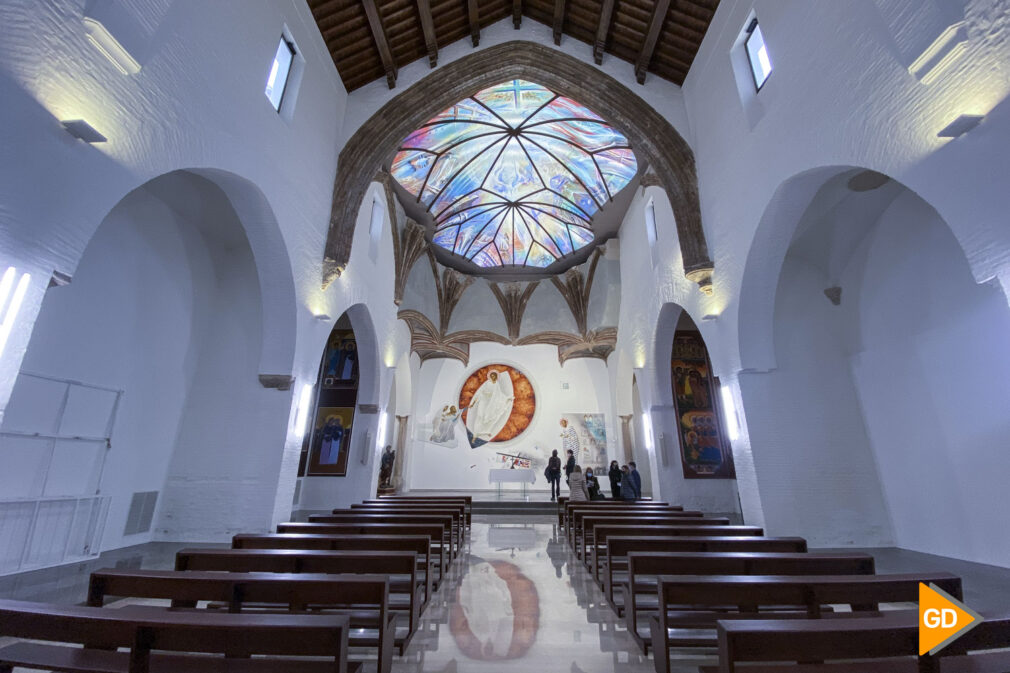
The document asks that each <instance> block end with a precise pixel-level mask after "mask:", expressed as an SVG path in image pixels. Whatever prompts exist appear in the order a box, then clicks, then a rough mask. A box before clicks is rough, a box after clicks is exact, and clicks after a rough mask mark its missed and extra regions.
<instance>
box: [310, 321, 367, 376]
mask: <svg viewBox="0 0 1010 673" xmlns="http://www.w3.org/2000/svg"><path fill="white" fill-rule="evenodd" d="M319 383H320V386H321V387H323V388H338V387H347V386H356V385H357V383H358V346H357V342H356V341H355V340H354V332H353V331H352V330H349V329H335V330H333V331H332V332H330V338H329V339H328V340H327V341H326V352H325V353H324V355H323V367H322V371H321V372H320V376H319Z"/></svg>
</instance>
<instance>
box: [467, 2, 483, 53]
mask: <svg viewBox="0 0 1010 673" xmlns="http://www.w3.org/2000/svg"><path fill="white" fill-rule="evenodd" d="M466 12H467V15H468V16H469V17H470V41H471V42H473V46H475V47H476V46H477V45H479V44H480V8H479V7H478V6H477V0H466Z"/></svg>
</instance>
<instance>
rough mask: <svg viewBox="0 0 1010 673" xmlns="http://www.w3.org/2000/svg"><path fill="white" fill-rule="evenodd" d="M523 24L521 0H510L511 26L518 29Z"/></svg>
mask: <svg viewBox="0 0 1010 673" xmlns="http://www.w3.org/2000/svg"><path fill="white" fill-rule="evenodd" d="M522 25H523V0H512V27H513V28H515V29H516V30H519V27H520V26H522Z"/></svg>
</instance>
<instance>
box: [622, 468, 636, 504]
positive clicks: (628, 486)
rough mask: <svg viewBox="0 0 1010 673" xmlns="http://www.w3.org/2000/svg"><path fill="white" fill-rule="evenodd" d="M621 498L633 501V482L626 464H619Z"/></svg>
mask: <svg viewBox="0 0 1010 673" xmlns="http://www.w3.org/2000/svg"><path fill="white" fill-rule="evenodd" d="M621 500H628V501H630V502H634V501H635V484H634V482H632V480H631V470H629V469H628V466H627V465H621Z"/></svg>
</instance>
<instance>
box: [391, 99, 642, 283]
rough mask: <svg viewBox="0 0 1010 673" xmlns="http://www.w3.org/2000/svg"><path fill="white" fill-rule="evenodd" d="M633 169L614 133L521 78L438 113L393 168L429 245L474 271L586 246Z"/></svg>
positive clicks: (549, 259)
mask: <svg viewBox="0 0 1010 673" xmlns="http://www.w3.org/2000/svg"><path fill="white" fill-rule="evenodd" d="M637 170H638V163H637V161H636V160H635V154H634V152H632V151H631V148H630V147H629V146H628V139H627V138H625V137H624V135H623V134H622V133H621V132H620V131H618V130H616V129H615V128H613V127H612V126H610V125H609V124H608V123H607V122H605V121H604V120H603V119H602V118H600V117H599V116H598V115H597V114H596V113H594V112H593V111H592V110H590V109H589V108H587V107H585V106H584V105H582V104H581V103H578V102H576V101H574V100H572V99H570V98H566V97H564V96H559V95H557V94H555V93H554V92H553V91H550V90H549V89H546V88H544V87H543V86H540V85H539V84H534V83H532V82H527V81H524V80H511V81H508V82H504V83H502V84H499V85H497V86H493V87H490V88H487V89H484V90H483V91H480V92H478V93H476V94H474V95H473V96H472V97H470V98H467V99H465V100H462V101H460V102H459V103H457V104H455V105H453V106H452V107H451V108H449V109H447V110H445V111H443V112H442V113H440V114H438V115H436V116H435V117H433V118H432V119H431V120H429V121H428V122H427V123H425V124H424V125H423V126H421V128H419V129H417V130H416V131H414V132H413V133H411V134H410V135H409V136H407V139H406V140H404V141H403V145H402V146H401V148H400V150H399V152H398V153H397V154H396V156H395V157H394V158H393V164H392V167H391V172H392V175H393V177H394V178H395V179H396V180H397V182H399V183H400V185H401V186H402V187H403V188H404V189H405V190H407V192H409V193H410V194H411V195H412V196H413V197H415V198H416V199H417V201H418V203H419V204H421V205H422V206H423V207H424V208H425V210H426V211H427V212H428V213H429V214H430V215H431V217H432V218H433V220H434V224H435V230H434V234H433V237H432V240H433V241H434V243H435V244H436V245H439V246H441V247H442V248H445V249H446V250H448V251H450V252H452V253H454V254H456V255H460V256H462V257H464V258H466V259H468V260H470V261H472V262H473V263H474V264H476V265H477V266H478V267H482V268H493V267H501V266H511V265H516V266H527V267H537V268H543V267H547V266H550V265H551V264H553V263H554V262H556V261H557V260H559V259H562V258H564V257H565V256H567V255H571V254H572V253H573V252H575V251H577V250H579V249H580V248H582V247H585V246H586V245H588V244H590V243H591V242H592V241H593V238H594V233H593V228H592V218H593V215H594V214H595V213H596V212H597V211H598V210H599V209H600V208H602V207H603V206H604V204H606V203H607V202H608V201H610V200H611V199H612V198H613V196H614V195H615V194H617V192H619V191H620V190H621V189H622V188H623V187H624V186H625V185H627V184H628V182H630V181H631V179H632V178H633V177H634V176H635V173H636V172H637Z"/></svg>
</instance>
